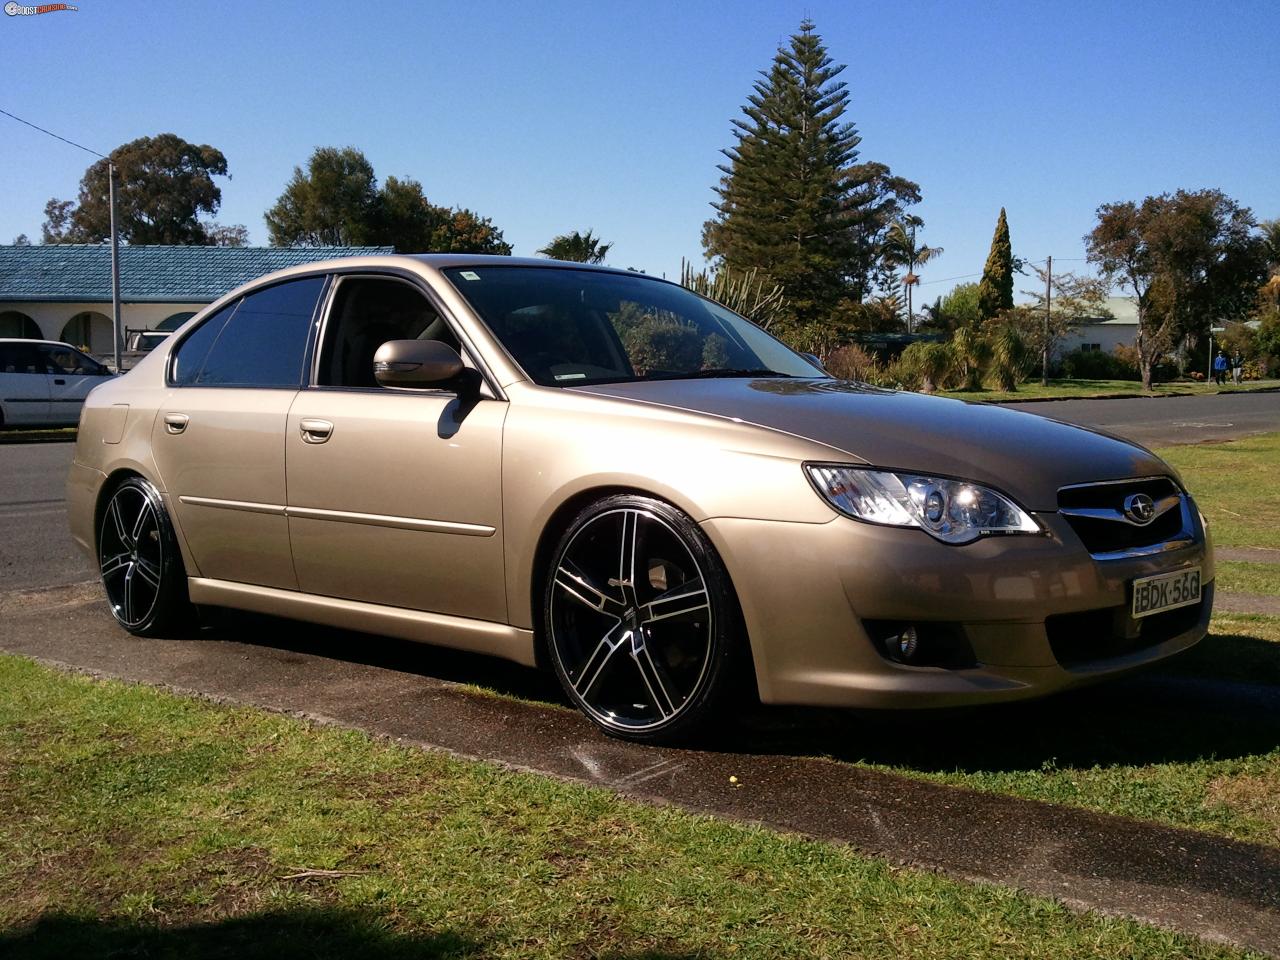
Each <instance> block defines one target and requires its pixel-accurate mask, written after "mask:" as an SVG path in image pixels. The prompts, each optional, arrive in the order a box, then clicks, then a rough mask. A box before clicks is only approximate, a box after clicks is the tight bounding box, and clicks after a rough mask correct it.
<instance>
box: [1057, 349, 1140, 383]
mask: <svg viewBox="0 0 1280 960" xmlns="http://www.w3.org/2000/svg"><path fill="white" fill-rule="evenodd" d="M1137 354H1138V351H1137V348H1135V347H1125V346H1124V345H1120V346H1117V347H1116V349H1115V353H1104V352H1103V351H1101V350H1073V351H1071V352H1070V353H1068V354H1066V355H1065V356H1063V358H1062V375H1063V376H1064V377H1066V378H1067V379H1068V380H1140V379H1141V377H1140V376H1139V375H1138V364H1137Z"/></svg>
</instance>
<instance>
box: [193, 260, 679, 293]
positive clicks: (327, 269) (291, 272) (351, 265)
mask: <svg viewBox="0 0 1280 960" xmlns="http://www.w3.org/2000/svg"><path fill="white" fill-rule="evenodd" d="M409 265H421V266H426V267H430V268H432V269H434V270H447V269H450V268H452V267H541V268H543V269H553V270H554V269H560V270H564V269H574V270H591V271H593V272H596V273H612V274H619V275H623V276H628V277H647V278H648V279H650V280H658V281H659V282H668V283H669V282H670V281H664V280H663V278H660V277H651V276H648V275H647V274H643V273H639V272H637V271H635V270H624V269H622V268H621V267H609V266H604V265H602V264H595V263H577V262H575V261H570V260H550V259H548V258H546V257H504V256H499V255H496V254H486V253H380V254H370V255H367V256H358V257H339V258H337V259H334V260H316V261H314V262H312V263H299V264H294V265H293V266H291V267H285V268H284V269H283V270H276V271H273V272H272V273H268V274H264V275H263V276H261V277H256V278H254V279H253V280H250V281H249V282H247V283H245V284H242V285H241V286H239V287H237V288H236V290H237V291H239V290H246V289H248V288H250V287H257V286H260V285H264V281H265V283H266V284H271V283H278V282H280V281H282V280H288V279H291V278H293V277H302V276H308V275H310V276H314V275H316V274H320V273H333V272H338V271H344V272H345V271H361V270H379V269H389V268H390V269H394V268H396V267H401V268H403V267H406V266H409ZM232 292H234V291H232ZM217 302H221V301H215V303H217Z"/></svg>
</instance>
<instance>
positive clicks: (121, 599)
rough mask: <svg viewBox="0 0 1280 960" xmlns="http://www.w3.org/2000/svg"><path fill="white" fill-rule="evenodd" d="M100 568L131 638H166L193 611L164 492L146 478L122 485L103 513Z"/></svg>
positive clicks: (110, 598)
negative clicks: (166, 634)
mask: <svg viewBox="0 0 1280 960" xmlns="http://www.w3.org/2000/svg"><path fill="white" fill-rule="evenodd" d="M98 567H99V569H100V570H101V572H102V585H103V587H105V588H106V591H107V600H108V602H109V603H110V604H111V612H112V614H113V615H114V616H115V618H116V620H118V621H119V622H120V625H121V626H122V627H124V628H125V629H126V630H128V631H129V632H130V633H136V634H138V635H140V636H155V635H156V634H160V633H164V632H167V631H169V630H172V629H173V628H175V627H177V626H179V625H180V624H181V622H182V620H183V618H184V617H185V616H186V614H187V613H188V612H189V610H190V604H189V602H188V599H187V577H186V572H185V571H184V569H183V567H182V557H181V556H180V555H179V553H178V546H177V542H176V540H175V539H174V535H173V527H172V525H171V524H170V523H169V515H168V514H167V513H166V512H165V509H164V502H163V501H162V500H161V499H160V494H159V492H158V491H157V490H156V488H155V487H153V486H152V485H151V484H150V483H148V482H147V481H146V480H143V479H142V478H141V477H130V478H129V479H127V480H125V481H124V482H122V483H121V484H120V485H119V486H117V487H116V488H115V489H114V490H113V491H112V492H111V496H110V498H109V499H108V500H107V502H106V505H105V506H104V507H103V510H102V520H101V524H100V526H99V530H98Z"/></svg>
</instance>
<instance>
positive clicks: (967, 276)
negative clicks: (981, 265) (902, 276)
mask: <svg viewBox="0 0 1280 960" xmlns="http://www.w3.org/2000/svg"><path fill="white" fill-rule="evenodd" d="M980 276H982V274H980V273H966V274H964V275H963V276H959V277H943V278H942V279H941V280H924V281H922V282H920V283H918V284H916V286H918V287H927V286H929V284H931V283H948V282H949V281H951V280H971V279H972V278H974V277H980Z"/></svg>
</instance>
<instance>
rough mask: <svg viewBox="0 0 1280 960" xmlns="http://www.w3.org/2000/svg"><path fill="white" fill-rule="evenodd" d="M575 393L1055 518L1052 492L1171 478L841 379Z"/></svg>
mask: <svg viewBox="0 0 1280 960" xmlns="http://www.w3.org/2000/svg"><path fill="white" fill-rule="evenodd" d="M573 389H574V391H575V392H583V393H591V394H595V395H597V396H605V397H614V398H617V399H622V400H632V401H638V402H642V403H652V404H659V405H662V406H665V407H674V408H677V409H681V410H687V411H690V412H694V413H704V414H710V415H712V416H717V417H725V418H730V419H735V420H740V421H744V422H747V423H752V424H756V425H758V426H761V427H766V428H769V429H773V430H780V431H783V432H785V433H789V434H793V435H795V436H800V437H804V438H807V439H809V440H813V441H815V442H817V443H821V444H825V445H826V446H829V447H834V448H836V449H837V450H840V451H843V452H845V453H848V454H850V455H851V457H852V458H855V459H860V460H862V461H864V462H866V463H868V464H872V465H874V466H878V467H888V468H893V469H897V470H905V471H913V472H918V473H930V474H939V475H944V476H952V477H960V478H963V479H968V480H975V481H978V482H980V483H985V484H990V485H992V486H995V487H997V488H999V489H1001V490H1003V491H1004V492H1006V493H1008V494H1010V495H1011V496H1013V497H1014V498H1015V499H1016V500H1018V501H1019V502H1020V503H1022V505H1023V506H1025V507H1027V508H1028V509H1031V510H1039V511H1047V510H1056V509H1057V490H1058V488H1059V487H1063V486H1066V485H1068V484H1073V483H1089V482H1092V481H1097V480H1120V479H1124V478H1127V477H1140V476H1152V475H1168V476H1173V475H1174V474H1173V471H1172V470H1171V469H1170V468H1169V467H1168V466H1167V465H1166V464H1165V463H1164V462H1163V461H1162V460H1160V458H1159V457H1157V456H1155V455H1154V454H1152V453H1151V452H1149V451H1147V450H1145V449H1144V448H1142V447H1140V446H1138V445H1137V444H1134V443H1130V442H1129V441H1126V440H1121V439H1120V438H1118V437H1112V436H1108V435H1106V434H1102V433H1099V432H1097V431H1094V430H1088V429H1085V428H1083V427H1077V426H1074V425H1072V424H1067V423H1061V422H1059V421H1056V420H1050V419H1047V418H1045V417H1041V416H1037V415H1035V414H1030V413H1022V412H1020V411H1017V410H1009V409H1006V408H1004V407H1000V406H994V405H989V404H979V403H968V402H965V401H961V400H949V399H944V398H941V397H929V396H925V395H923V394H919V393H903V392H899V391H894V390H882V389H880V388H877V387H871V386H868V385H865V384H859V383H850V382H846V381H840V380H799V379H795V380H793V379H772V378H770V379H710V380H657V381H643V382H636V383H616V384H599V385H593V386H584V387H575V388H573ZM837 459H839V458H837Z"/></svg>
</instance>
